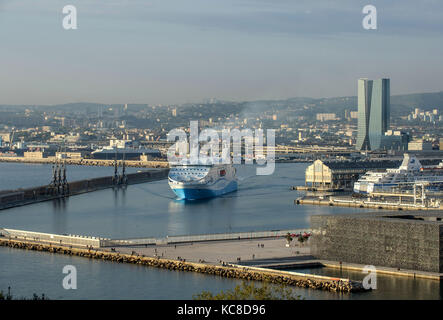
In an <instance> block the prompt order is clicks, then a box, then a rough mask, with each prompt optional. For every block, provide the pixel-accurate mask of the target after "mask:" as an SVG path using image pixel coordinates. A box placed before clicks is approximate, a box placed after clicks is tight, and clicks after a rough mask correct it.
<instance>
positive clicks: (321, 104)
mask: <svg viewBox="0 0 443 320" xmlns="http://www.w3.org/2000/svg"><path fill="white" fill-rule="evenodd" d="M197 105H199V107H198V108H197ZM288 105H289V106H292V107H289V109H291V108H293V109H294V110H297V113H299V114H303V113H306V114H307V115H313V114H315V113H323V112H324V113H337V114H338V115H339V116H340V115H343V113H344V110H357V97H356V96H349V97H334V98H318V99H317V98H308V97H296V98H290V99H284V100H257V101H242V102H240V101H239V102H234V101H233V102H224V103H222V104H205V103H196V104H183V105H182V106H181V107H183V108H185V109H188V108H190V109H193V110H194V111H197V110H198V109H199V108H200V111H201V112H203V113H205V112H211V111H214V112H215V113H223V112H221V111H222V110H223V111H225V112H226V113H229V112H234V111H236V108H239V109H240V110H242V109H243V110H247V112H250V113H260V112H262V111H263V110H269V109H268V107H270V106H272V109H274V110H279V109H288ZM314 105H315V106H314ZM122 106H123V105H122V104H103V103H91V102H81V103H66V104H58V105H0V109H2V110H0V111H18V110H24V109H26V108H38V109H39V110H42V111H46V110H48V111H50V110H51V111H54V110H57V111H59V112H68V113H70V112H74V113H90V112H97V109H98V108H99V107H103V108H105V107H120V108H121V107H122ZM128 106H129V107H130V108H131V109H132V110H136V109H143V108H145V107H146V104H128ZM210 106H212V107H210ZM414 108H422V109H425V110H431V109H438V110H439V113H441V114H443V91H440V92H431V93H413V94H403V95H395V96H391V115H392V116H399V115H406V114H408V113H410V112H411V111H413V110H414ZM237 111H239V110H238V109H237Z"/></svg>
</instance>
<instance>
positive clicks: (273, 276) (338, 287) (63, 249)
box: [0, 237, 366, 293]
mask: <svg viewBox="0 0 443 320" xmlns="http://www.w3.org/2000/svg"><path fill="white" fill-rule="evenodd" d="M0 246H5V247H10V248H16V249H24V250H35V251H42V252H48V253H55V254H65V255H71V256H78V257H83V258H89V259H100V260H107V261H113V262H119V263H131V264H139V265H145V266H149V267H155V268H163V269H167V270H171V271H185V272H197V273H202V274H208V275H213V276H220V277H225V278H236V279H243V280H253V281H267V282H270V283H275V284H284V285H289V286H297V287H302V288H312V289H318V290H326V291H332V292H343V293H349V292H361V291H366V289H364V288H363V286H362V283H361V282H357V281H351V280H348V279H338V278H332V277H318V276H317V277H314V276H311V275H301V274H294V273H291V272H285V271H277V270H267V269H263V268H249V267H242V266H235V265H227V266H220V265H212V264H205V263H195V262H186V261H179V260H171V259H162V258H153V257H147V256H143V255H137V254H122V253H118V252H112V251H105V250H98V249H81V248H73V247H70V246H62V245H54V244H42V243H38V242H33V241H24V240H13V239H7V238H1V237H0Z"/></svg>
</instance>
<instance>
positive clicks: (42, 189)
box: [0, 169, 169, 210]
mask: <svg viewBox="0 0 443 320" xmlns="http://www.w3.org/2000/svg"><path fill="white" fill-rule="evenodd" d="M168 172H169V169H151V170H145V171H142V172H136V173H130V174H126V173H125V182H126V184H128V185H130V184H137V183H145V182H150V181H156V180H161V179H166V178H167V176H168ZM55 178H56V180H55V181H53V182H52V183H50V184H49V185H45V186H39V187H33V188H26V189H16V190H3V191H0V210H2V209H7V208H12V207H17V206H23V205H28V204H33V203H37V202H42V201H49V200H54V199H60V198H64V197H69V196H74V195H78V194H82V193H87V192H93V191H97V190H103V189H107V188H113V187H114V186H115V183H114V177H113V176H107V177H99V178H92V179H85V180H79V181H73V182H66V173H62V171H60V169H59V171H57V173H56V174H55Z"/></svg>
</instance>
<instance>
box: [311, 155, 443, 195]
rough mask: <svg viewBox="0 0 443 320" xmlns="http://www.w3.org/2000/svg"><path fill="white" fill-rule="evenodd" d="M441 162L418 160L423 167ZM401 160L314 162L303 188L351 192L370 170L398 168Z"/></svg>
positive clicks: (436, 160)
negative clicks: (359, 179) (360, 178)
mask: <svg viewBox="0 0 443 320" xmlns="http://www.w3.org/2000/svg"><path fill="white" fill-rule="evenodd" d="M439 161H441V160H440V159H435V160H420V163H421V164H422V165H423V166H430V165H437V164H438V163H439ZM400 164H401V160H372V161H322V160H315V161H314V163H312V164H311V165H310V166H308V167H307V168H306V171H305V187H310V188H313V189H315V188H318V189H321V188H323V189H343V190H352V188H353V186H354V182H356V181H357V180H358V178H359V177H360V176H361V175H363V174H364V173H366V172H367V171H370V170H380V171H384V170H386V169H390V168H398V167H399V166H400Z"/></svg>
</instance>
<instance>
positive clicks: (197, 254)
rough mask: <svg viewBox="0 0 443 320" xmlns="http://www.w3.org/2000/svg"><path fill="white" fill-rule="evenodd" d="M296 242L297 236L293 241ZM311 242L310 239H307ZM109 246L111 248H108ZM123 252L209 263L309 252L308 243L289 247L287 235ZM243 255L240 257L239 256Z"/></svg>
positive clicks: (136, 248) (153, 247) (164, 246)
mask: <svg viewBox="0 0 443 320" xmlns="http://www.w3.org/2000/svg"><path fill="white" fill-rule="evenodd" d="M293 242H294V243H295V242H297V241H296V240H294V241H293ZM308 242H309V241H308ZM107 250H110V249H108V248H107ZM116 250H118V251H119V252H121V253H126V254H131V253H133V252H134V253H137V254H140V255H145V256H150V257H161V258H166V259H184V260H186V261H192V262H202V261H204V262H205V263H210V264H222V262H225V263H238V262H241V261H246V260H257V261H258V260H260V259H285V258H287V257H292V256H297V255H299V256H301V255H306V254H308V253H309V245H308V243H306V244H303V245H301V246H300V245H299V244H297V245H294V244H291V246H290V247H286V239H285V238H284V237H281V238H277V239H275V238H257V239H251V240H248V239H245V240H226V241H205V242H194V243H179V244H167V245H156V246H147V247H140V246H137V247H131V246H128V247H118V248H116ZM238 258H240V261H239V260H237V259H238Z"/></svg>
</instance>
